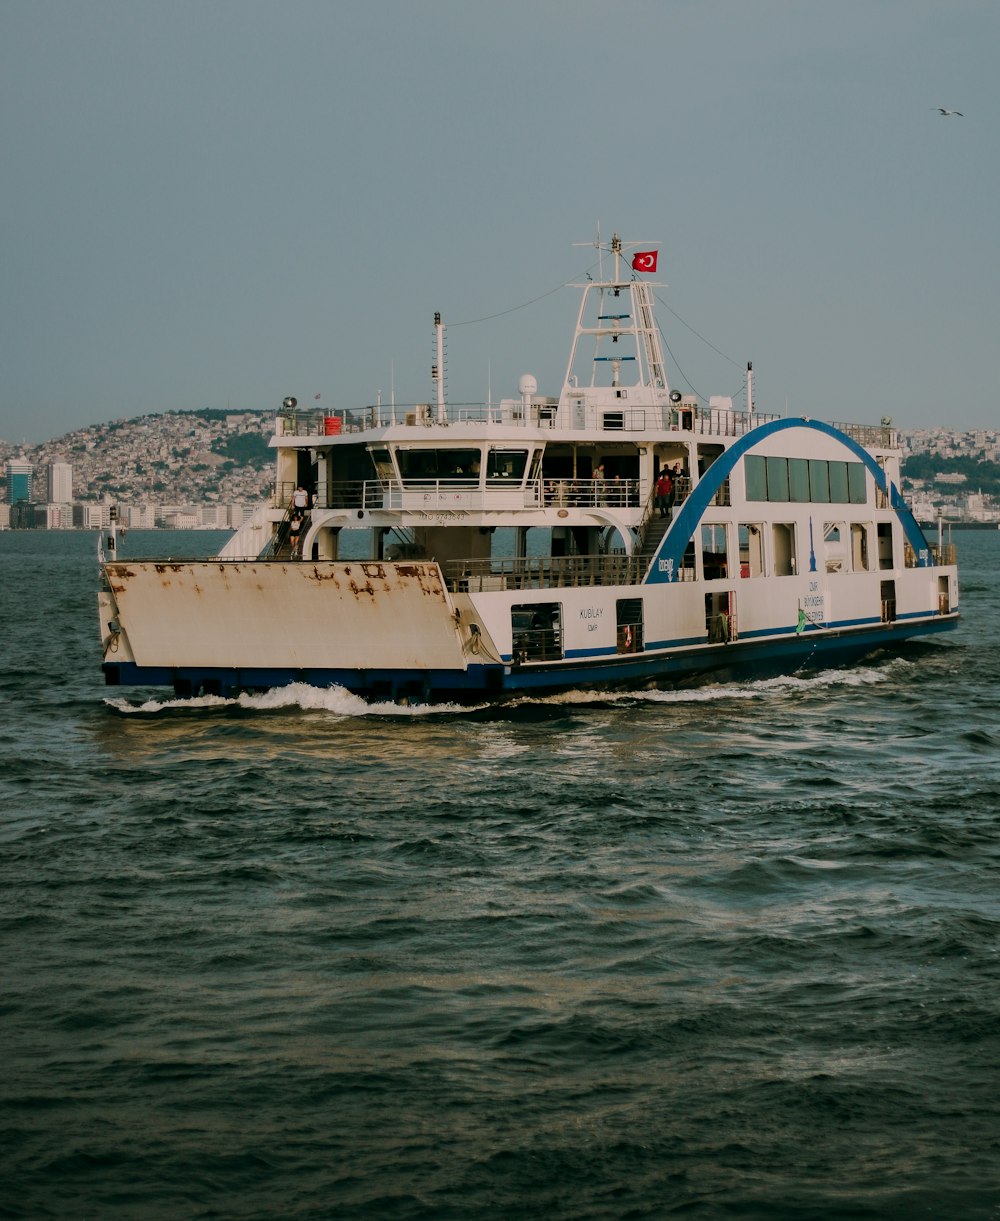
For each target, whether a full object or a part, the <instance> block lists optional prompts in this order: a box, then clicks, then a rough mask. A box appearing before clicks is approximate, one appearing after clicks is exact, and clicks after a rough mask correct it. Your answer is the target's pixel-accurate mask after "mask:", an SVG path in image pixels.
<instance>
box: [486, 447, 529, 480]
mask: <svg viewBox="0 0 1000 1221" xmlns="http://www.w3.org/2000/svg"><path fill="white" fill-rule="evenodd" d="M527 463H528V451H527V450H526V449H491V450H490V452H489V457H488V459H487V462H486V478H487V479H516V480H517V481H518V482H520V481H521V480H522V479H523V478H524V468H525V466H526V465H527Z"/></svg>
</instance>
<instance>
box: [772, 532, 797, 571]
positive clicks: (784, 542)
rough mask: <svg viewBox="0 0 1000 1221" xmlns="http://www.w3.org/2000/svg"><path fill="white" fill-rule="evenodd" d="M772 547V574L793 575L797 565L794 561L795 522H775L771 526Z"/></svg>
mask: <svg viewBox="0 0 1000 1221" xmlns="http://www.w3.org/2000/svg"><path fill="white" fill-rule="evenodd" d="M771 540H772V543H773V548H774V575H775V576H776V577H793V576H794V575H795V570H796V568H797V567H798V565H797V564H796V562H795V523H794V522H788V523H781V522H776V523H775V524H774V525H773V526H772V527H771Z"/></svg>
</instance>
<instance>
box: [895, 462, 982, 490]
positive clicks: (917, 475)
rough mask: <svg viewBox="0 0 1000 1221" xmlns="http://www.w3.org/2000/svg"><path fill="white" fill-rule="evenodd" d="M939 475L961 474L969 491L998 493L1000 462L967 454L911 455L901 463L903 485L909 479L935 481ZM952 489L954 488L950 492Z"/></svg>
mask: <svg viewBox="0 0 1000 1221" xmlns="http://www.w3.org/2000/svg"><path fill="white" fill-rule="evenodd" d="M939 475H964V476H965V484H964V485H963V486H964V487H965V488H966V489H968V490H969V491H975V492H985V493H986V494H987V495H990V496H996V495H998V494H1000V463H997V462H989V461H985V460H984V459H981V458H974V457H971V456H966V455H951V456H945V455H942V454H928V453H920V454H910V456H909V457H908V458H907V459H906V461H905V462H904V464H903V480H904V484H905V483H906V481H908V480H914V479H924V480H934V479H937V478H938V476H939ZM953 490H954V489H953Z"/></svg>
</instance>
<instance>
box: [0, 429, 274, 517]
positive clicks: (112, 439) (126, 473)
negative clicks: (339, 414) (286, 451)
mask: <svg viewBox="0 0 1000 1221" xmlns="http://www.w3.org/2000/svg"><path fill="white" fill-rule="evenodd" d="M273 426H274V416H273V413H272V412H260V411H218V410H211V409H204V410H199V411H168V412H165V413H163V414H159V415H145V416H137V417H136V418H135V419H131V420H112V421H110V422H109V423H106V424H92V425H90V427H88V428H81V429H76V430H75V431H73V432H69V433H66V434H65V436H62V437H57V438H55V439H54V440H51V441H45V442H43V443H42V444H41V445H36V446H28V447H21V446H17V447H15V446H13V445H10V444H8V443H5V442H0V461H4V462H5V461H7V459H9V458H11V457H23V458H24V459H25V460H26V461H28V462H31V463H33V464H34V465H35V467H36V469H37V470H40V469H41V468H44V467H45V466H46V465H47V464H48V463H50V462H69V463H70V464H71V465H72V467H73V497H74V499H75V500H82V501H88V500H90V501H95V500H101V499H102V498H103V497H104V496H105V495H110V496H112V497H114V498H115V499H116V500H122V501H124V502H126V503H130V504H141V503H144V502H147V501H152V502H156V503H160V504H175V503H176V504H188V503H191V504H199V503H202V502H204V501H214V500H218V501H222V502H224V503H231V502H246V501H256V500H260V499H261V498H262V497H263V496H264V495H265V494H266V492H267V490H268V487H269V486H270V482H271V478H272V476H271V466H272V462H273V453H272V451H271V450H269V449H268V445H267V442H268V439H269V437H270V436H271V433H272V430H273Z"/></svg>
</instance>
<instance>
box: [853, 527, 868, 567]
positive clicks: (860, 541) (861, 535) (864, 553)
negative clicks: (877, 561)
mask: <svg viewBox="0 0 1000 1221" xmlns="http://www.w3.org/2000/svg"><path fill="white" fill-rule="evenodd" d="M851 556H852V560H853V566H854V571H855V572H868V570H869V563H868V527H867V526H866V525H864V523H862V522H854V523H853V524H852V525H851Z"/></svg>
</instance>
